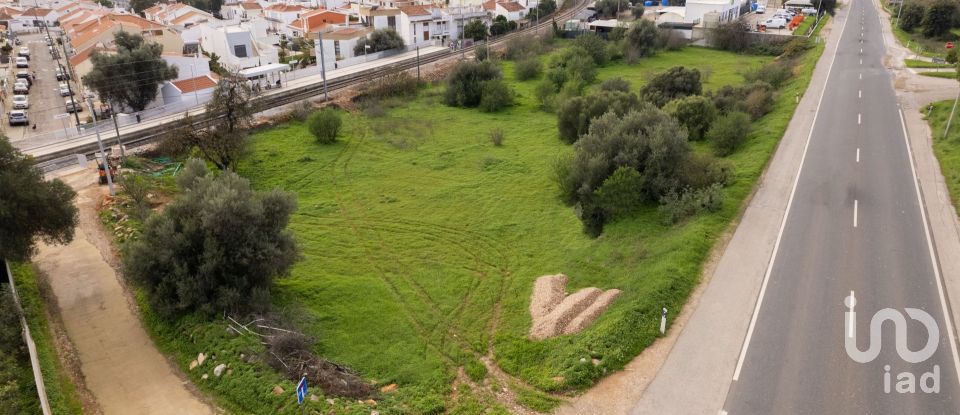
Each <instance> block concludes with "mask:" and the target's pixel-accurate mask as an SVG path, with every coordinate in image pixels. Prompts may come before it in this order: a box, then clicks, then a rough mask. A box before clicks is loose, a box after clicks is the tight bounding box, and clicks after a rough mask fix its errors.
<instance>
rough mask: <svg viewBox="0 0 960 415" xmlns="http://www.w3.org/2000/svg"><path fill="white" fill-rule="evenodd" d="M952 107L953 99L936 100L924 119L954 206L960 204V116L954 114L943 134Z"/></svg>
mask: <svg viewBox="0 0 960 415" xmlns="http://www.w3.org/2000/svg"><path fill="white" fill-rule="evenodd" d="M952 108H953V100H947V101H940V102H936V103H934V104H933V110H932V111H931V112H930V114H929V115H928V116H927V117H926V119H927V123H928V124H929V125H930V131H931V132H932V134H933V139H932V142H933V152H934V154H936V155H937V160H938V161H939V162H940V171H941V173H943V178H944V179H945V180H946V183H947V189H948V190H949V191H950V200H952V201H953V205H954V206H960V121H958V118H960V117H957V116H956V115H954V119H953V124H952V125H951V126H950V133H949V135H947V136H946V137H944V135H943V132H944V130H945V129H946V127H947V118H949V117H950V110H951V109H952ZM926 111H927V109H923V112H926Z"/></svg>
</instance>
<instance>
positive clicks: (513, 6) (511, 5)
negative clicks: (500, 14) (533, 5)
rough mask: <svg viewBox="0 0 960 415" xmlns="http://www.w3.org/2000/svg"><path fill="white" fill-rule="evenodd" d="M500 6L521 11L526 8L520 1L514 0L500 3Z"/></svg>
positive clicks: (508, 9)
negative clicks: (515, 0)
mask: <svg viewBox="0 0 960 415" xmlns="http://www.w3.org/2000/svg"><path fill="white" fill-rule="evenodd" d="M500 7H503V8H504V9H506V10H507V11H508V12H520V11H523V10H525V8H524V7H523V6H521V5H520V3H517V2H514V1H511V2H507V3H500Z"/></svg>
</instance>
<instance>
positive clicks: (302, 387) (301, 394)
mask: <svg viewBox="0 0 960 415" xmlns="http://www.w3.org/2000/svg"><path fill="white" fill-rule="evenodd" d="M305 399H307V378H306V376H304V378H303V379H300V383H298V384H297V404H300V405H302V404H303V401H304V400H305Z"/></svg>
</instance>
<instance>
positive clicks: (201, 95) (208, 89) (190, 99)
mask: <svg viewBox="0 0 960 415" xmlns="http://www.w3.org/2000/svg"><path fill="white" fill-rule="evenodd" d="M219 79H220V78H219V77H217V74H215V73H206V74H203V75H199V76H195V77H193V78H186V79H178V80H173V81H166V82H164V83H163V86H162V87H160V96H161V97H162V98H163V104H164V105H171V104H176V103H181V102H182V103H184V104H186V105H188V106H197V105H203V104H205V103H206V102H207V101H209V100H210V98H211V97H212V96H213V91H214V90H215V89H216V88H217V82H218V81H219Z"/></svg>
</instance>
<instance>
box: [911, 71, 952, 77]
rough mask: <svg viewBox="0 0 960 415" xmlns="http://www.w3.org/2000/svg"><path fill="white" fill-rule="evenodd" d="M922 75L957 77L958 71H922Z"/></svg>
mask: <svg viewBox="0 0 960 415" xmlns="http://www.w3.org/2000/svg"><path fill="white" fill-rule="evenodd" d="M920 75H923V76H932V77H934V78H944V79H957V73H956V72H954V71H945V72H934V71H925V72H920Z"/></svg>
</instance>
